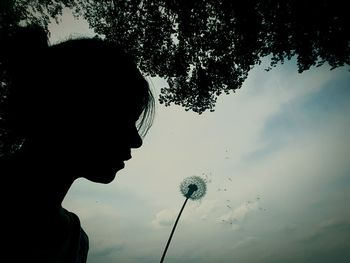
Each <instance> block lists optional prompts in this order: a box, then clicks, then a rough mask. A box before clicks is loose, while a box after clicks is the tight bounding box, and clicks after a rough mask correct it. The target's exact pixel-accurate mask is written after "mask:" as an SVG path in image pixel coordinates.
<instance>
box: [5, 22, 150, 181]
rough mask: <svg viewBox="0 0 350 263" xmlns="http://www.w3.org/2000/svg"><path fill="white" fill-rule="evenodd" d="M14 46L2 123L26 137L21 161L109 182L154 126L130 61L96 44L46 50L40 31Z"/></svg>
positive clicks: (113, 47) (23, 35)
mask: <svg viewBox="0 0 350 263" xmlns="http://www.w3.org/2000/svg"><path fill="white" fill-rule="evenodd" d="M11 42H12V43H11V47H10V49H11V50H12V59H11V62H10V63H9V68H10V70H9V72H10V74H12V87H11V89H12V90H11V92H10V95H9V99H8V107H7V108H8V114H7V118H8V120H9V123H10V126H11V129H12V132H13V133H15V134H16V135H17V136H18V137H21V138H24V140H23V145H22V147H21V149H20V150H19V154H18V155H19V156H21V158H22V159H26V160H27V161H29V162H30V163H31V165H38V166H45V167H47V169H56V170H59V171H61V172H62V171H64V172H65V174H66V175H63V174H61V176H70V178H72V179H76V178H78V177H85V178H87V179H89V180H91V181H94V182H100V183H109V182H111V181H112V180H113V179H114V176H115V173H116V172H117V171H118V170H120V169H122V168H123V167H124V164H123V161H125V160H128V159H130V158H131V149H132V148H138V147H140V146H141V145H142V139H141V137H142V136H143V135H144V133H145V132H147V130H148V128H149V127H150V125H151V122H152V116H153V110H154V99H153V96H152V93H151V92H150V89H149V86H148V83H147V81H146V80H145V78H144V77H143V76H142V75H141V73H140V71H139V70H138V68H137V66H136V64H135V63H134V61H133V59H132V57H130V56H129V55H127V54H126V53H125V52H124V51H123V49H122V48H121V47H120V46H118V45H117V44H115V43H112V42H108V41H105V40H101V39H99V38H86V39H71V40H67V41H64V42H62V43H60V44H56V45H52V46H48V44H47V38H46V35H45V33H44V32H43V31H42V30H41V29H40V28H37V27H28V28H23V29H19V30H18V33H17V34H14V36H13V37H12V41H11ZM38 162H40V163H38ZM68 169H69V170H68ZM48 172H50V171H48Z"/></svg>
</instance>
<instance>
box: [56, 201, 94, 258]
mask: <svg viewBox="0 0 350 263" xmlns="http://www.w3.org/2000/svg"><path fill="white" fill-rule="evenodd" d="M62 213H63V215H64V216H65V217H66V219H67V220H68V224H69V227H70V230H71V231H70V232H71V235H70V237H69V238H68V239H67V240H66V242H65V246H64V248H63V250H65V251H63V254H66V255H67V256H68V257H69V258H70V259H71V260H70V261H69V262H72V263H73V262H74V263H85V262H86V259H87V254H88V251H89V238H88V235H87V234H86V232H85V231H84V230H83V229H82V227H81V223H80V220H79V217H78V216H77V215H76V214H74V213H72V212H69V211H68V210H66V209H64V208H62Z"/></svg>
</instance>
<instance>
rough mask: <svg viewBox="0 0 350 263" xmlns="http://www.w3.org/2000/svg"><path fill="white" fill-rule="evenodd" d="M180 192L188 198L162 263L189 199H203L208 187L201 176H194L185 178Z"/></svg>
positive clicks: (167, 245)
mask: <svg viewBox="0 0 350 263" xmlns="http://www.w3.org/2000/svg"><path fill="white" fill-rule="evenodd" d="M180 191H181V193H182V194H183V196H184V197H186V199H185V202H184V204H183V205H182V207H181V210H180V212H179V214H178V216H177V218H176V221H175V224H174V227H173V229H172V231H171V233H170V237H169V239H168V242H167V244H166V246H165V249H164V252H163V255H162V258H161V260H160V263H162V262H163V261H164V258H165V254H166V252H167V250H168V247H169V244H170V241H171V238H172V237H173V234H174V232H175V228H176V226H177V222H178V221H179V219H180V216H181V214H182V211H183V210H184V208H185V206H186V203H187V201H188V199H192V200H199V199H201V198H202V197H203V196H204V195H205V193H206V192H207V185H206V182H205V180H203V179H202V178H201V177H199V176H195V175H194V176H190V177H187V178H185V179H184V180H183V181H182V182H181V184H180Z"/></svg>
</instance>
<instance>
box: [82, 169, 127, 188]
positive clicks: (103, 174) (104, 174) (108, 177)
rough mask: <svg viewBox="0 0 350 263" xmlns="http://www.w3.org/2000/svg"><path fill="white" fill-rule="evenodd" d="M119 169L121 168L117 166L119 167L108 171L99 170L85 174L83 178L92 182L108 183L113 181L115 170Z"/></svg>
mask: <svg viewBox="0 0 350 263" xmlns="http://www.w3.org/2000/svg"><path fill="white" fill-rule="evenodd" d="M121 169H122V168H119V169H118V168H115V169H110V170H109V171H106V170H103V171H102V170H100V171H99V172H96V173H94V174H90V175H88V176H85V178H86V179H88V180H89V181H91V182H94V183H101V184H109V183H111V182H113V180H114V179H115V177H116V174H117V172H118V171H119V170H121Z"/></svg>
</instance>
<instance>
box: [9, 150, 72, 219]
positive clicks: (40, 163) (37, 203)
mask: <svg viewBox="0 0 350 263" xmlns="http://www.w3.org/2000/svg"><path fill="white" fill-rule="evenodd" d="M55 163H59V161H57V160H55V162H53V161H50V160H49V158H47V157H40V158H39V157H38V156H37V157H33V156H31V157H29V158H28V156H26V157H25V158H24V157H23V156H20V155H19V156H16V157H15V158H13V159H12V160H11V161H10V162H8V164H7V165H6V166H5V167H6V168H5V172H4V174H6V176H5V177H6V182H7V183H6V184H5V185H8V186H9V187H12V188H13V189H15V191H16V192H15V196H16V200H19V201H20V202H21V204H18V202H16V206H17V207H18V206H20V207H36V208H37V209H39V210H42V211H46V212H48V213H55V212H57V211H59V210H60V209H61V204H62V201H63V199H64V198H65V196H66V194H67V192H68V190H69V188H70V187H71V185H72V183H73V182H74V180H75V177H74V176H72V174H71V173H70V171H69V169H63V167H61V166H59V165H55ZM17 197H19V198H17Z"/></svg>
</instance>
